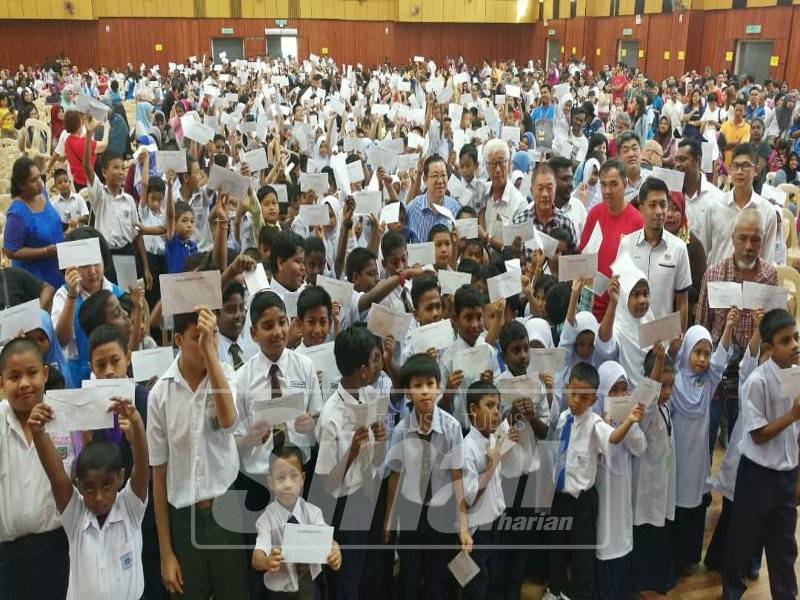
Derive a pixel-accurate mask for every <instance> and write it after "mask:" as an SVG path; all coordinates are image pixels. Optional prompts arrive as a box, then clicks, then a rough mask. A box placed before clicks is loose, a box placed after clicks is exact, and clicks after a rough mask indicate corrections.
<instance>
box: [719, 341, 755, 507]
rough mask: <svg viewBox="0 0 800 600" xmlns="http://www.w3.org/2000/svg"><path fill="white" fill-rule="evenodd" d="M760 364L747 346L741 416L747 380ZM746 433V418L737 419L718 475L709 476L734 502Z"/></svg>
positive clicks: (742, 367) (741, 381) (742, 369)
mask: <svg viewBox="0 0 800 600" xmlns="http://www.w3.org/2000/svg"><path fill="white" fill-rule="evenodd" d="M757 366H758V357H754V356H753V355H752V354H750V344H748V345H747V346H745V349H744V355H743V356H742V360H741V361H740V362H739V397H738V399H737V400H738V404H739V416H740V417H742V416H743V415H744V412H742V399H743V398H745V397H746V396H745V394H746V393H747V389H746V385H747V380H748V379H749V378H750V375H752V374H753V371H754V370H755V368H756V367H757ZM744 434H745V419H744V418H740V419H736V425H734V426H733V431H732V432H731V437H730V440H728V447H727V448H726V449H725V454H724V456H723V457H722V462H721V463H720V465H719V471H717V475H716V477H714V476H713V475H712V476H711V477H709V478H708V484H709V485H710V486H711V488H712V489H715V490H717V491H718V492H719V493H720V494H722V495H723V496H724V497H725V498H727V499H728V500H730V501H731V502H733V494H734V492H735V491H736V472H737V471H738V469H739V459H740V458H741V457H742V449H741V441H742V438H743V437H744Z"/></svg>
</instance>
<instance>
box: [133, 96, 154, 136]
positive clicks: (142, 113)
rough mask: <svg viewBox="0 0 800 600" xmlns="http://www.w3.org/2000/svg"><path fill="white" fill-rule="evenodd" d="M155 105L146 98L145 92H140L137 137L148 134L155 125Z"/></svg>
mask: <svg viewBox="0 0 800 600" xmlns="http://www.w3.org/2000/svg"><path fill="white" fill-rule="evenodd" d="M153 110H154V108H153V105H152V104H150V103H149V102H148V101H147V100H145V98H144V94H139V98H138V102H136V137H137V138H138V137H140V136H142V135H147V134H148V133H149V132H150V128H151V127H152V126H153V122H152V118H153Z"/></svg>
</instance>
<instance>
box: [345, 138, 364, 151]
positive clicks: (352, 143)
mask: <svg viewBox="0 0 800 600" xmlns="http://www.w3.org/2000/svg"><path fill="white" fill-rule="evenodd" d="M344 151H345V152H363V151H364V140H363V139H362V138H353V137H346V138H344Z"/></svg>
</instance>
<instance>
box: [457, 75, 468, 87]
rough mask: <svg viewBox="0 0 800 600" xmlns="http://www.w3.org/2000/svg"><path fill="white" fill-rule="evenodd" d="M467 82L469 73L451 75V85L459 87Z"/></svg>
mask: <svg viewBox="0 0 800 600" xmlns="http://www.w3.org/2000/svg"><path fill="white" fill-rule="evenodd" d="M468 82H469V73H456V74H455V75H453V83H454V84H456V85H461V84H462V83H468Z"/></svg>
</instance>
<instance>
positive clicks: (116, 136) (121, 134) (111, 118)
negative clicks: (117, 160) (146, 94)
mask: <svg viewBox="0 0 800 600" xmlns="http://www.w3.org/2000/svg"><path fill="white" fill-rule="evenodd" d="M108 122H109V131H108V149H109V150H111V151H113V152H115V153H117V154H119V155H120V156H122V157H125V158H127V157H128V156H130V154H131V143H130V129H128V122H127V120H126V117H125V109H124V108H123V107H122V105H121V104H116V105H114V106H113V107H112V109H111V112H110V113H108Z"/></svg>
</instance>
